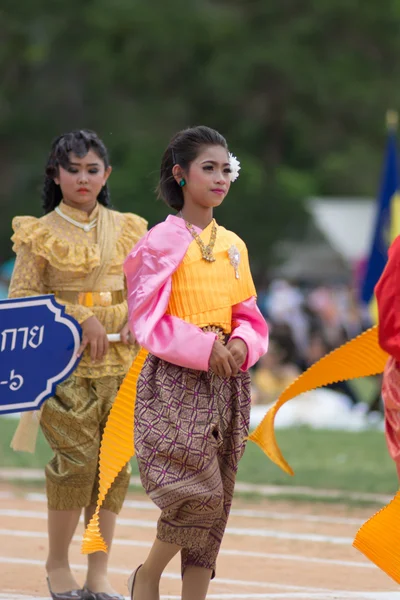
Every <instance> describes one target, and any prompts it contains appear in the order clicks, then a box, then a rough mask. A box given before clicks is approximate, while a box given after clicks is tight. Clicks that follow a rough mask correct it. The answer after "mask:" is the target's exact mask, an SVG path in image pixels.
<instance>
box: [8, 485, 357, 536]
mask: <svg viewBox="0 0 400 600" xmlns="http://www.w3.org/2000/svg"><path fill="white" fill-rule="evenodd" d="M21 497H22V498H23V499H24V500H27V501H29V502H43V503H45V502H47V498H46V495H45V494H38V493H27V494H23V495H22V496H18V495H17V494H14V493H13V492H0V500H1V499H4V500H13V499H15V498H21ZM124 508H134V509H137V510H139V511H140V510H148V511H156V512H159V511H160V509H159V508H158V507H157V506H156V505H155V504H153V502H146V501H143V500H142V501H141V500H125V502H124ZM231 516H232V517H248V518H250V519H270V520H276V521H306V522H310V523H332V524H334V525H355V526H357V527H360V526H361V525H362V524H363V522H364V521H363V520H362V519H351V518H348V517H330V516H325V515H307V514H302V513H298V514H296V513H286V512H284V513H283V512H274V511H267V510H249V509H241V508H233V509H232V510H231Z"/></svg>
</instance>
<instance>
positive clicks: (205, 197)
mask: <svg viewBox="0 0 400 600" xmlns="http://www.w3.org/2000/svg"><path fill="white" fill-rule="evenodd" d="M230 173H231V168H230V165H229V157H228V152H227V150H226V148H224V147H223V146H207V147H205V148H204V149H203V150H202V151H201V152H200V154H199V155H198V156H197V158H196V159H195V160H194V161H193V162H192V163H191V165H190V167H189V172H188V173H187V174H186V176H185V181H186V185H185V186H184V188H183V195H184V201H185V204H187V203H193V204H197V205H199V206H203V207H204V208H214V207H216V206H219V205H220V204H222V202H223V200H224V198H225V196H226V195H227V193H228V191H229V188H230V186H231V179H230Z"/></svg>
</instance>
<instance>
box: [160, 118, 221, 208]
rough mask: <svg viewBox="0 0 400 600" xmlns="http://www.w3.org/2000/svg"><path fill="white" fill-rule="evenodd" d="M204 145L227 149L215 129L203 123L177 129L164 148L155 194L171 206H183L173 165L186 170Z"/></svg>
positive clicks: (181, 193)
mask: <svg viewBox="0 0 400 600" xmlns="http://www.w3.org/2000/svg"><path fill="white" fill-rule="evenodd" d="M205 146H222V147H223V148H226V150H228V144H227V142H226V139H225V138H224V137H223V136H222V135H221V134H220V133H218V131H215V129H211V128H210V127H205V126H204V125H199V126H197V127H190V128H188V129H183V130H182V131H179V132H178V133H177V134H175V135H174V137H173V138H172V140H171V141H170V143H169V145H168V147H167V149H166V150H165V152H164V154H163V157H162V160H161V168H160V181H159V183H158V186H157V195H158V197H159V198H160V199H161V200H163V201H164V202H165V203H166V204H168V206H170V207H171V208H174V209H175V210H181V208H183V191H182V188H181V187H180V186H179V184H178V183H177V182H176V181H175V178H174V176H173V174H172V169H173V167H174V166H175V165H179V166H180V167H182V169H183V170H185V171H187V170H188V169H189V167H190V164H191V163H192V162H193V161H194V160H195V159H196V158H197V156H198V155H199V154H200V152H201V150H202V149H203V148H204V147H205Z"/></svg>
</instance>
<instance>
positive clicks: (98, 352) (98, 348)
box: [78, 316, 108, 362]
mask: <svg viewBox="0 0 400 600" xmlns="http://www.w3.org/2000/svg"><path fill="white" fill-rule="evenodd" d="M81 327H82V343H81V345H80V347H79V350H78V357H80V356H81V355H82V353H83V351H84V350H85V348H86V346H87V345H89V344H90V358H91V359H92V362H96V361H101V360H103V358H104V357H105V355H106V354H107V351H108V339H107V334H106V330H105V329H104V327H103V325H102V324H101V323H100V321H99V320H98V319H96V317H95V316H92V317H89V318H88V319H86V321H83V323H82V325H81Z"/></svg>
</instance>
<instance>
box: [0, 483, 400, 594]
mask: <svg viewBox="0 0 400 600" xmlns="http://www.w3.org/2000/svg"><path fill="white" fill-rule="evenodd" d="M38 490H39V491H38V492H36V493H32V492H27V491H26V489H25V490H24V489H23V488H21V487H10V486H7V485H5V484H2V485H0V542H1V545H0V600H33V599H36V600H37V599H41V600H44V599H46V600H47V599H48V598H49V595H48V592H47V589H46V585H45V574H44V566H43V565H44V561H45V558H46V550H47V540H46V502H45V496H44V493H43V488H38ZM372 512H373V510H372V509H370V508H368V509H365V508H354V507H343V506H337V505H331V504H324V505H323V504H315V505H313V504H304V503H301V504H299V503H287V502H284V503H283V502H278V501H268V500H261V501H259V502H251V503H250V502H247V501H244V500H243V499H240V498H236V500H235V502H234V508H233V511H232V515H231V518H230V521H229V524H228V530H227V534H226V536H225V539H224V544H223V547H222V551H221V554H220V557H219V562H218V569H217V577H216V579H215V580H214V581H213V582H212V584H211V586H210V590H209V595H208V598H209V599H210V600H211V599H214V600H219V599H221V600H225V599H226V600H236V599H237V600H239V599H241V600H247V599H248V600H251V599H259V600H268V599H270V598H271V599H273V598H280V599H281V600H297V599H304V600H329V599H336V600H400V592H399V591H398V590H399V589H400V588H399V586H397V585H396V584H395V583H394V582H393V581H392V580H391V579H389V578H388V577H387V576H386V575H385V574H384V573H382V572H381V571H379V570H378V569H377V568H376V567H374V565H372V564H371V563H369V562H368V561H367V560H366V559H364V558H363V556H362V555H361V554H359V553H358V552H357V551H356V550H354V549H353V548H352V546H351V544H352V540H353V537H354V535H355V533H356V531H357V529H358V527H359V526H360V524H361V523H362V522H363V521H364V520H366V519H367V518H368V517H369V516H370V515H371V514H372ZM157 517H158V510H157V508H156V507H154V506H153V505H152V504H151V503H150V502H149V501H148V500H147V499H146V497H145V496H144V495H142V494H130V495H129V498H128V500H127V501H126V503H125V507H124V509H123V511H122V513H121V515H120V519H119V524H118V527H117V531H116V539H115V543H114V547H113V551H112V557H111V569H110V573H111V579H112V581H113V583H114V585H115V587H116V589H118V590H119V591H120V592H121V593H125V594H126V585H125V582H126V580H127V577H128V575H129V574H130V572H131V571H132V569H133V568H134V567H135V566H137V565H138V564H139V563H140V562H142V561H143V558H144V557H145V555H146V553H147V551H148V548H149V547H150V543H151V540H152V539H153V537H154V534H155V524H156V521H157ZM78 534H79V535H77V537H76V539H75V541H74V543H73V547H72V550H71V561H72V563H73V565H74V570H75V571H76V575H77V578H78V580H79V581H81V582H83V580H84V570H85V557H84V556H82V555H81V554H80V550H79V547H80V536H81V534H82V525H81V526H80V528H79V532H78ZM179 589H180V575H179V559H176V560H174V562H173V563H172V564H171V565H170V567H169V569H168V572H167V573H166V574H165V577H164V578H163V581H162V585H161V597H162V599H163V600H164V599H167V598H168V599H171V600H173V599H174V600H175V599H176V600H179V597H180V596H179Z"/></svg>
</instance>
